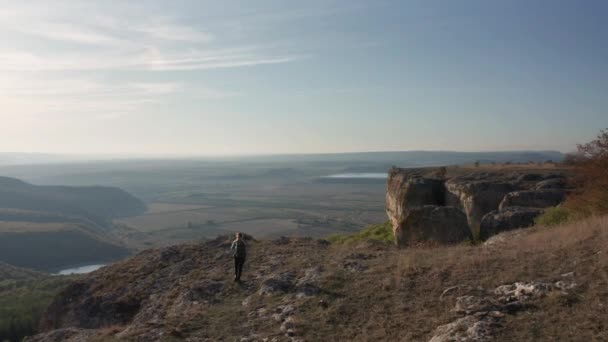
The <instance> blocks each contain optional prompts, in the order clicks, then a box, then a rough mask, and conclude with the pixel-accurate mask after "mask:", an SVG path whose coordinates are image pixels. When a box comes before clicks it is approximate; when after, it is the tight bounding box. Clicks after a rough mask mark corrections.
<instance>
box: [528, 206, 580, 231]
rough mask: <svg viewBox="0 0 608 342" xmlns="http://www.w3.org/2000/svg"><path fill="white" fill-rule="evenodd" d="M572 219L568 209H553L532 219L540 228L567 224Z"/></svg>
mask: <svg viewBox="0 0 608 342" xmlns="http://www.w3.org/2000/svg"><path fill="white" fill-rule="evenodd" d="M572 219H573V214H572V212H571V211H570V210H569V209H568V208H564V207H553V208H548V209H546V210H545V212H544V213H542V214H541V215H539V216H538V217H536V219H534V223H535V224H537V225H541V226H548V227H553V226H557V225H560V224H564V223H567V222H569V221H571V220H572Z"/></svg>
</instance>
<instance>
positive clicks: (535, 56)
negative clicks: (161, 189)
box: [0, 0, 608, 155]
mask: <svg viewBox="0 0 608 342" xmlns="http://www.w3.org/2000/svg"><path fill="white" fill-rule="evenodd" d="M51 4H52V5H51ZM607 16H608V3H606V2H605V1H599V0H598V1H593V0H589V1H575V0H571V1H563V0H534V1H520V0H509V1H506V0H505V1H498V0H496V1H488V0H461V1H449V0H444V1H432V0H424V1H422V0H421V1H406V0H403V1H382V0H380V1H352V0H350V1H239V2H236V1H222V2H218V1H200V0H192V1H129V2H127V1H93V0H91V1H62V0H59V1H57V0H54V1H52V2H51V1H3V0H0V105H1V107H2V108H1V109H0V123H1V125H0V134H2V136H3V138H2V140H1V141H0V151H12V152H51V153H110V154H123V153H124V154H139V153H145V154H187V155H217V154H259V153H317V152H352V151H396V150H461V151H487V150H521V149H557V150H561V151H569V150H572V149H573V148H574V145H575V144H576V143H582V142H586V141H588V140H590V139H592V138H593V137H594V136H595V135H596V134H597V133H598V132H599V130H600V129H602V128H606V127H608V113H607V111H606V109H607V108H608V106H607V105H608V68H607V66H608V44H606V42H608V25H606V24H605V20H604V19H605V18H606V17H607Z"/></svg>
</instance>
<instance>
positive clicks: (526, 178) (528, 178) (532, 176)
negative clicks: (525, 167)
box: [517, 173, 544, 183]
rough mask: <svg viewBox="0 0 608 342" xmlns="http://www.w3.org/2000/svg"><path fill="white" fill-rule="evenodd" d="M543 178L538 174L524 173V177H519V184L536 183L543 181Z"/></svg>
mask: <svg viewBox="0 0 608 342" xmlns="http://www.w3.org/2000/svg"><path fill="white" fill-rule="evenodd" d="M543 178H544V177H543V175H540V174H538V173H524V174H523V175H520V176H519V177H517V182H518V183H521V182H534V181H539V180H542V179H543Z"/></svg>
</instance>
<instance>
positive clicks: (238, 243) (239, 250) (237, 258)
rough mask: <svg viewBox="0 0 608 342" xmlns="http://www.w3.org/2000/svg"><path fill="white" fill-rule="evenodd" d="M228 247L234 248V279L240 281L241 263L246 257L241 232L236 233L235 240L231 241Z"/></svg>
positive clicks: (243, 262)
mask: <svg viewBox="0 0 608 342" xmlns="http://www.w3.org/2000/svg"><path fill="white" fill-rule="evenodd" d="M230 249H231V250H232V249H234V281H236V282H240V281H241V274H242V273H243V265H244V264H245V258H246V257H247V247H246V246H245V241H243V234H241V233H236V240H234V241H233V242H232V246H230Z"/></svg>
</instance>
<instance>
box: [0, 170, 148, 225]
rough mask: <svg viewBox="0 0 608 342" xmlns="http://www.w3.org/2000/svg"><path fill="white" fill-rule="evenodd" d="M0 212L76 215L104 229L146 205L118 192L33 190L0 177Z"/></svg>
mask: <svg viewBox="0 0 608 342" xmlns="http://www.w3.org/2000/svg"><path fill="white" fill-rule="evenodd" d="M0 208H13V209H23V210H32V211H41V212H52V213H60V214H63V215H76V216H80V217H83V218H86V219H89V220H91V221H93V222H95V223H97V224H100V225H105V224H107V223H108V221H109V220H110V219H114V218H119V217H126V216H135V215H139V214H141V213H143V212H145V210H146V205H145V204H144V202H142V201H141V200H140V199H138V198H136V197H135V196H133V195H131V194H129V193H127V192H126V191H124V190H122V189H119V188H112V187H101V186H90V187H72V186H37V185H32V184H29V183H26V182H23V181H20V180H18V179H15V178H9V177H0ZM0 215H1V214H0ZM1 219H2V218H1V216H0V220H1Z"/></svg>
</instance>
